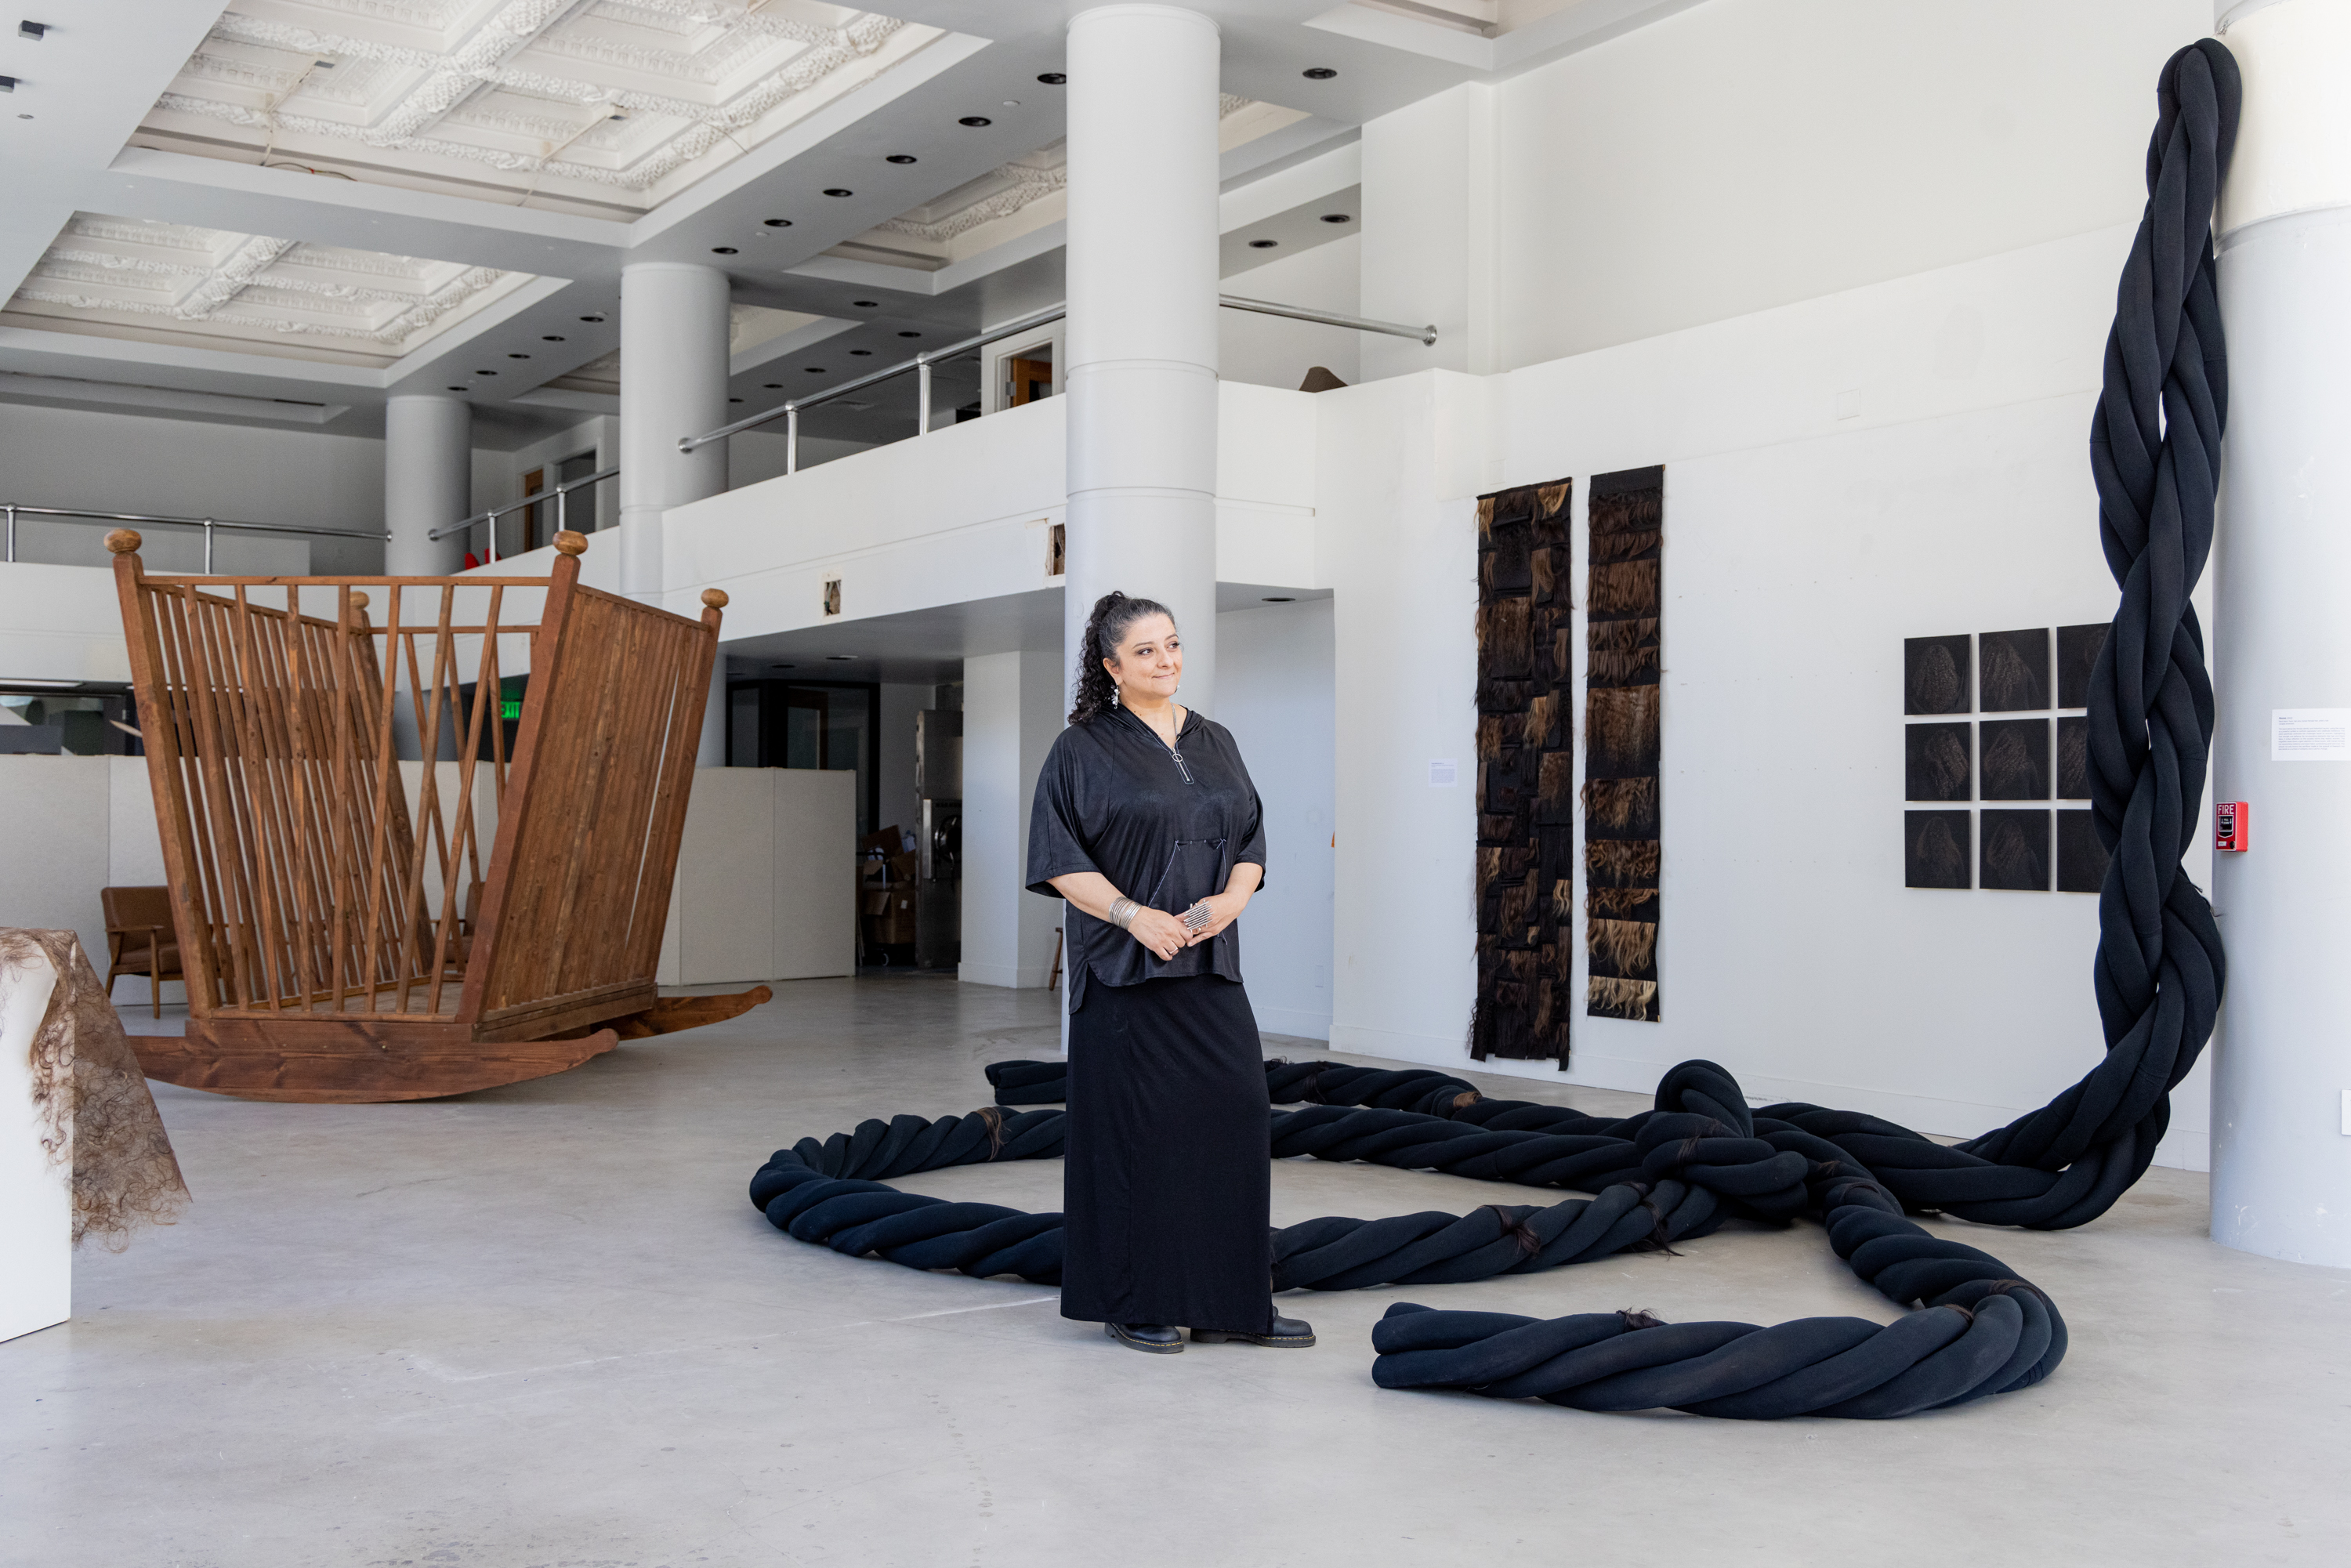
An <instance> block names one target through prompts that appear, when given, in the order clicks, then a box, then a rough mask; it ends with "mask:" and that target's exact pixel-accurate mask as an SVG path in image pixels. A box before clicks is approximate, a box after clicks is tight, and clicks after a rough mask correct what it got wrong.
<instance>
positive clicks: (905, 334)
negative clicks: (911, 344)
mask: <svg viewBox="0 0 2351 1568" xmlns="http://www.w3.org/2000/svg"><path fill="white" fill-rule="evenodd" d="M898 336H900V337H901V338H919V337H921V336H922V334H921V333H920V332H901V333H899V334H898Z"/></svg>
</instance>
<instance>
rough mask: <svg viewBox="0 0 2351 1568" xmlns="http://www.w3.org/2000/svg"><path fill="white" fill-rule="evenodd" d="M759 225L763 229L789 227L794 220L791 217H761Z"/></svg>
mask: <svg viewBox="0 0 2351 1568" xmlns="http://www.w3.org/2000/svg"><path fill="white" fill-rule="evenodd" d="M759 226H760V227H761V228H763V229H788V228H789V227H791V226H792V220H791V219H789V218H761V219H760V220H759Z"/></svg>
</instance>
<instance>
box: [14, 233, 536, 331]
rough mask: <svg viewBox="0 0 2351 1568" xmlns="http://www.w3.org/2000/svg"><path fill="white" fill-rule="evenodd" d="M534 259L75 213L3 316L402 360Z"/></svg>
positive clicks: (33, 323) (40, 323)
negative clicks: (508, 260) (449, 255)
mask: <svg viewBox="0 0 2351 1568" xmlns="http://www.w3.org/2000/svg"><path fill="white" fill-rule="evenodd" d="M530 281H531V279H530V277H528V275H527V274H524V273H518V272H501V271H498V270H496V268H493V267H466V266H464V265H462V264H460V263H457V262H448V261H428V260H423V259H420V258H418V257H416V256H387V255H384V254H383V253H381V252H380V251H368V250H350V249H347V248H344V247H342V246H324V245H304V244H302V243H300V242H298V241H296V240H289V239H278V238H275V237H273V236H271V235H249V234H237V233H235V232H233V231H230V230H227V229H207V228H196V227H193V226H192V225H187V224H167V223H152V222H143V221H141V220H140V219H137V218H117V217H108V216H105V215H103V214H97V213H76V214H74V216H73V221H72V222H71V223H69V224H68V225H66V229H65V232H64V233H63V234H61V235H58V236H57V243H56V244H54V245H52V246H49V248H48V251H47V254H45V255H44V256H42V257H41V260H40V263H39V265H37V267H35V268H34V269H33V274H32V276H31V277H28V278H26V280H25V282H24V284H23V285H22V286H21V287H19V288H18V289H17V290H16V295H15V297H14V298H11V299H10V300H9V301H8V303H7V305H6V306H5V308H0V324H5V325H9V326H19V327H37V328H42V329H47V330H51V331H65V332H82V333H90V334H94V335H98V336H104V337H112V338H126V339H132V340H139V341H143V342H149V343H159V344H162V343H168V344H176V345H182V346H191V347H210V348H222V347H233V348H236V349H241V350H245V351H246V352H251V353H261V354H271V355H277V356H282V357H285V358H288V359H300V360H312V361H324V362H327V363H331V364H350V365H389V364H391V363H392V361H395V360H398V359H399V358H400V357H401V356H402V355H403V354H405V353H407V352H409V351H410V350H413V349H415V348H417V347H418V346H419V345H421V344H423V343H424V342H426V341H427V340H430V339H432V338H433V337H434V335H435V334H437V333H440V332H444V331H446V330H447V329H450V328H451V327H454V326H455V325H456V324H457V323H458V322H460V321H462V320H464V319H465V318H467V317H468V316H471V315H472V314H474V313H475V311H477V310H480V309H481V308H484V307H485V306H487V305H489V304H491V303H493V302H494V301H496V300H497V299H499V298H503V297H504V296H506V295H507V294H509V293H511V292H513V291H514V290H515V289H516V288H517V287H521V286H523V285H525V284H528V283H529V282H530Z"/></svg>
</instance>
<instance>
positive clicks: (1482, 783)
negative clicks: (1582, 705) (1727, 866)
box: [1470, 480, 1575, 1061]
mask: <svg viewBox="0 0 2351 1568" xmlns="http://www.w3.org/2000/svg"><path fill="white" fill-rule="evenodd" d="M1572 499H1573V485H1572V484H1571V483H1570V482H1569V481H1566V480H1559V481H1556V482H1553V483H1551V484H1545V485H1528V486H1520V487H1519V488H1516V489H1512V490H1503V491H1498V492H1497V493H1495V494H1493V495H1490V496H1482V497H1479V501H1478V612H1477V623H1476V625H1477V639H1478V686H1477V707H1478V731H1477V741H1476V746H1477V754H1478V855H1477V905H1476V907H1477V911H1478V999H1477V1003H1476V1006H1475V1008H1474V1009H1473V1011H1472V1013H1471V1017H1470V1051H1471V1054H1472V1055H1474V1056H1475V1057H1477V1058H1478V1059H1479V1060H1480V1061H1483V1060H1486V1059H1487V1058H1489V1057H1493V1056H1500V1057H1520V1058H1543V1057H1550V1058H1553V1059H1555V1060H1558V1061H1566V1059H1567V1054H1568V1018H1567V1014H1568V1011H1569V1009H1567V1008H1566V1007H1565V1006H1564V1005H1562V998H1564V997H1565V996H1567V995H1568V994H1569V993H1568V991H1567V989H1566V988H1567V987H1569V986H1571V985H1572V984H1573V975H1574V962H1573V920H1574V894H1573V888H1574V862H1573V854H1572V852H1568V850H1567V846H1566V845H1565V844H1559V845H1557V846H1555V848H1554V851H1553V852H1552V853H1550V854H1548V855H1546V854H1544V853H1543V852H1542V844H1543V841H1544V837H1543V836H1544V834H1545V833H1546V832H1548V833H1550V834H1551V835H1552V836H1553V838H1554V839H1557V838H1561V837H1563V836H1564V835H1567V834H1570V833H1572V832H1573V821H1574V816H1575V752H1574V736H1573V722H1572V721H1573V714H1574V707H1573V703H1572V702H1571V701H1570V698H1569V694H1570V692H1571V690H1572V687H1571V685H1570V683H1571V682H1572V681H1573V649H1574V645H1573V643H1572V642H1571V641H1570V639H1571V638H1572V636H1573V619H1572V606H1571V605H1570V603H1569V597H1570V596H1569V593H1568V582H1567V571H1566V568H1567V563H1568V542H1569V541H1568V534H1567V522H1568V512H1569V508H1570V504H1571V502H1572ZM1562 925H1566V926H1567V928H1568V932H1569V936H1568V940H1567V941H1566V942H1562V941H1561V940H1560V936H1559V934H1560V930H1561V927H1562Z"/></svg>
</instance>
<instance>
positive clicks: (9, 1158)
mask: <svg viewBox="0 0 2351 1568" xmlns="http://www.w3.org/2000/svg"><path fill="white" fill-rule="evenodd" d="M56 986H57V970H56V969H55V968H54V967H51V966H50V963H49V961H48V958H47V956H45V955H44V954H42V953H41V952H40V951H39V950H38V949H35V950H34V951H33V952H32V953H31V954H30V955H29V956H28V958H27V960H26V962H25V963H23V964H21V965H9V964H5V963H0V1340H9V1339H15V1338H16V1336H17V1335H18V1334H26V1333H32V1332H33V1331H34V1330H36V1329H45V1328H47V1327H49V1326H50V1325H51V1324H52V1323H60V1322H64V1321H65V1320H66V1319H67V1317H68V1316H69V1315H71V1313H72V1312H73V1165H72V1158H71V1155H72V1148H71V1145H68V1147H67V1149H66V1150H65V1151H64V1152H65V1154H66V1155H67V1157H66V1158H65V1159H64V1160H58V1159H56V1158H54V1157H53V1156H52V1155H51V1154H50V1152H49V1151H48V1150H47V1149H45V1148H43V1147H42V1146H41V1137H42V1128H41V1124H40V1119H39V1118H38V1117H37V1115H36V1114H35V1113H34V1110H33V1073H32V1054H31V1047H32V1043H33V1035H34V1033H35V1032H36V1031H37V1030H39V1028H40V1026H41V1018H42V1015H43V1014H44V1013H46V1012H47V1010H48V1005H49V993H50V991H51V990H53V989H54V988H56Z"/></svg>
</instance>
